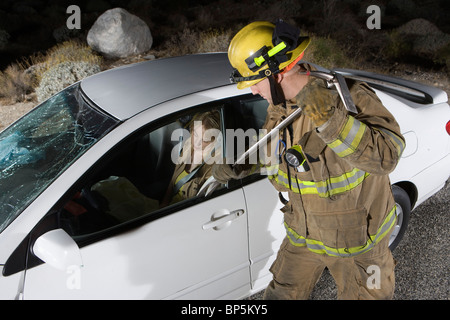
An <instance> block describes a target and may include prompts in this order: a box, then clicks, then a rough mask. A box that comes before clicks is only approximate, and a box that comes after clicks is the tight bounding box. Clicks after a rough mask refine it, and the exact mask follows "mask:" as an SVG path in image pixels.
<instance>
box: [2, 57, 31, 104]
mask: <svg viewBox="0 0 450 320" xmlns="http://www.w3.org/2000/svg"><path fill="white" fill-rule="evenodd" d="M31 92H32V79H31V76H30V75H29V74H28V73H26V72H25V70H24V68H23V67H22V66H21V65H19V64H12V65H10V66H8V67H7V68H6V70H5V71H4V72H1V71H0V97H1V98H3V99H5V100H6V101H7V102H9V103H15V102H21V101H24V100H25V98H26V96H27V95H28V94H29V93H31Z"/></svg>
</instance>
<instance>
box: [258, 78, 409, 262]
mask: <svg viewBox="0 0 450 320" xmlns="http://www.w3.org/2000/svg"><path fill="white" fill-rule="evenodd" d="M347 83H348V86H349V89H350V94H351V96H352V98H353V100H354V103H355V105H356V108H357V109H358V114H356V115H355V114H349V113H348V112H347V111H346V109H345V108H344V106H343V104H342V102H341V101H340V99H339V97H338V98H337V100H338V101H336V105H335V111H334V113H333V115H332V117H331V118H330V119H329V120H328V122H327V123H326V124H325V125H324V126H322V127H321V128H315V127H313V124H312V122H311V120H309V118H307V117H306V116H304V115H301V116H300V117H299V118H298V119H297V120H296V121H294V122H293V123H292V125H291V126H289V127H288V128H287V129H285V130H284V131H283V132H281V133H280V136H281V139H280V142H281V144H280V143H279V145H278V146H277V148H276V151H277V152H279V153H280V157H279V159H280V161H279V162H278V163H276V164H274V165H268V166H266V167H265V169H267V172H268V177H269V179H270V181H271V183H272V184H273V185H274V186H275V188H276V189H277V190H278V191H282V192H285V191H287V192H288V193H289V201H288V202H287V203H286V205H285V206H284V207H283V208H282V211H283V213H284V224H285V227H286V232H287V237H288V239H289V241H290V243H291V244H292V245H294V246H306V247H307V248H308V249H309V250H310V251H312V252H315V253H318V254H326V255H329V256H335V257H352V256H356V255H359V254H362V253H365V252H367V251H369V250H371V249H372V248H373V247H374V246H375V245H376V244H377V243H379V242H380V241H381V240H382V239H383V238H384V237H386V236H387V235H388V234H390V231H391V230H392V228H393V226H394V225H395V223H396V215H395V201H394V198H393V195H392V191H391V185H390V181H389V177H388V174H389V173H390V172H392V171H393V170H394V168H395V167H396V165H397V163H398V161H399V159H400V156H401V154H402V152H403V150H404V148H405V142H404V138H403V136H402V135H401V133H400V128H399V125H398V124H397V122H396V121H395V119H394V117H393V116H392V114H391V113H390V112H389V111H388V110H387V109H386V108H385V107H384V106H383V104H382V103H381V101H380V100H379V98H378V97H377V96H376V94H375V92H374V91H373V90H372V89H371V88H369V86H368V85H367V84H365V83H362V82H356V81H352V80H347ZM297 105H298V104H297V101H289V102H288V103H287V104H286V107H283V106H282V105H277V106H275V105H269V107H268V114H267V118H266V122H265V124H264V128H265V129H267V130H268V131H270V130H271V129H272V128H274V127H275V126H276V125H277V124H278V123H280V122H281V121H282V120H283V119H284V118H285V117H287V116H288V115H289V114H290V113H292V112H293V111H294V110H295V109H296V108H297ZM294 146H296V148H297V150H298V149H300V148H299V147H301V149H300V150H301V151H302V152H303V155H304V158H305V160H306V161H305V162H304V163H303V165H302V166H300V167H297V168H293V167H290V166H288V164H287V162H286V160H285V157H284V154H285V152H283V149H284V151H286V150H288V149H290V148H292V147H294ZM276 151H275V152H276Z"/></svg>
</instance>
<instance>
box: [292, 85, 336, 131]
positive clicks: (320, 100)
mask: <svg viewBox="0 0 450 320" xmlns="http://www.w3.org/2000/svg"><path fill="white" fill-rule="evenodd" d="M295 98H296V100H297V105H298V106H299V107H301V108H302V110H303V113H304V114H305V116H307V117H308V118H310V119H311V120H312V122H313V123H314V125H315V126H316V127H320V126H321V125H323V124H324V123H325V122H327V121H328V120H329V119H330V118H331V116H332V115H333V113H334V109H335V106H336V105H337V99H338V93H337V91H336V90H331V89H328V88H326V86H325V83H324V81H323V80H320V79H314V80H311V81H309V82H308V84H306V86H305V87H303V89H302V90H301V91H300V92H299V93H298V94H297V96H296V97H295Z"/></svg>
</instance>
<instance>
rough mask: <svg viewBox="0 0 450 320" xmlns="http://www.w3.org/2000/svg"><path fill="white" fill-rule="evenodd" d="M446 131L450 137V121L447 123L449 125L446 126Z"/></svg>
mask: <svg viewBox="0 0 450 320" xmlns="http://www.w3.org/2000/svg"><path fill="white" fill-rule="evenodd" d="M445 129H446V130H447V133H448V134H449V135H450V121H449V122H447V125H446V126H445Z"/></svg>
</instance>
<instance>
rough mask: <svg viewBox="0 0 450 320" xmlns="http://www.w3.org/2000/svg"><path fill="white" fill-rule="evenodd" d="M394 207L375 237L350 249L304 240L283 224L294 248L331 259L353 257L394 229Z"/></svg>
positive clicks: (372, 236) (371, 246)
mask: <svg viewBox="0 0 450 320" xmlns="http://www.w3.org/2000/svg"><path fill="white" fill-rule="evenodd" d="M395 211H396V206H394V208H393V209H392V210H391V211H390V212H389V214H388V215H387V217H386V218H385V219H384V221H383V223H382V224H381V226H380V227H379V228H378V231H377V233H376V234H375V235H371V236H370V237H369V239H368V240H367V241H366V243H365V244H364V245H363V246H360V247H352V248H332V247H329V246H326V245H325V244H323V242H321V241H319V240H313V239H306V238H305V237H302V236H300V235H299V234H297V233H296V232H295V231H294V230H293V229H291V228H290V227H289V226H288V225H287V223H286V222H285V223H284V226H285V228H286V233H287V237H288V239H289V242H290V243H291V244H292V245H294V246H296V247H304V246H306V247H307V248H308V249H309V250H310V251H312V252H314V253H317V254H327V255H329V256H333V257H344V258H348V257H353V256H356V255H359V254H362V253H365V252H367V251H369V250H371V249H372V248H373V247H374V246H375V245H376V244H377V243H379V242H380V241H381V240H382V239H383V238H384V237H385V236H386V235H387V234H388V233H389V231H390V230H391V229H392V228H393V227H394V225H395V221H396V218H397V216H396V214H395Z"/></svg>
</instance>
